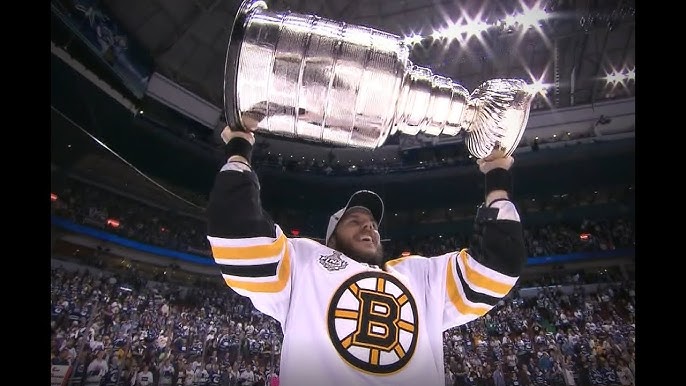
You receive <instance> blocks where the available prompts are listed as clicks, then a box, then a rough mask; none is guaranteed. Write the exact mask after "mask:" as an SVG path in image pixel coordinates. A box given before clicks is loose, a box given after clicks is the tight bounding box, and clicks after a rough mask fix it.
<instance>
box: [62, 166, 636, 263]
mask: <svg viewBox="0 0 686 386" xmlns="http://www.w3.org/2000/svg"><path fill="white" fill-rule="evenodd" d="M53 195H54V196H53V197H52V214H53V215H56V216H59V217H61V218H65V219H68V220H70V221H72V222H75V223H78V224H83V225H87V226H90V227H95V228H99V229H104V230H107V231H108V232H112V233H114V234H117V235H120V236H123V237H126V238H129V239H132V240H136V241H140V242H143V243H147V244H151V245H155V246H161V247H164V248H168V249H172V250H177V251H183V252H188V253H191V254H196V255H203V256H210V249H209V244H208V242H207V239H206V235H205V230H206V224H205V222H204V221H203V220H202V217H200V216H196V217H192V216H190V215H183V214H180V213H175V212H172V211H169V210H164V209H163V208H161V207H155V206H151V205H147V204H144V203H142V202H140V201H136V200H134V199H130V198H126V197H123V196H121V195H117V194H116V193H114V192H112V191H108V190H105V189H102V188H99V187H95V186H93V185H88V184H86V183H83V182H80V181H77V180H73V179H69V180H68V184H67V185H66V186H62V187H56V188H55V191H54V192H53ZM591 196H596V195H593V194H592V195H591ZM581 199H584V198H582V197H579V200H581ZM539 201H540V200H539ZM531 205H532V203H531V201H530V200H527V202H524V203H522V204H521V205H520V206H521V207H524V208H528V207H531ZM566 205H567V207H573V203H571V204H569V203H568V204H566ZM550 208H551V209H550V210H557V209H559V206H558V207H550ZM470 210H472V211H473V209H470ZM276 221H277V222H278V223H279V225H281V227H282V228H283V229H290V228H291V227H289V224H288V223H284V222H281V221H279V219H278V218H277V219H276ZM470 236H471V235H470V234H449V235H448V234H446V235H433V236H411V237H407V238H403V239H398V240H391V241H390V242H389V243H386V245H384V248H385V249H386V251H387V252H388V253H389V254H390V256H400V254H402V253H403V252H411V253H415V254H423V255H437V254H439V253H441V252H440V251H447V250H455V249H460V248H463V247H465V246H468V245H469V237H470ZM525 240H526V245H527V249H528V253H529V256H532V257H536V256H548V255H555V254H567V253H571V252H590V251H608V250H614V249H620V248H628V247H633V245H634V224H633V217H630V216H623V217H615V218H608V219H587V220H584V221H578V222H571V223H565V222H560V221H556V222H551V223H548V224H545V225H538V226H528V227H527V228H526V229H525Z"/></svg>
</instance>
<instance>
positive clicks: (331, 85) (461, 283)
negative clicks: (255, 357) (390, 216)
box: [208, 0, 532, 386]
mask: <svg viewBox="0 0 686 386" xmlns="http://www.w3.org/2000/svg"><path fill="white" fill-rule="evenodd" d="M407 56H408V55H407V48H406V47H404V45H403V44H402V41H401V39H400V38H399V37H396V36H393V35H389V34H385V33H383V32H379V31H375V30H371V29H368V28H363V27H356V26H351V25H346V24H344V23H338V22H334V21H330V20H325V19H321V18H318V17H316V16H310V15H298V14H295V13H285V14H278V13H274V12H269V11H267V9H266V5H265V4H264V3H263V2H262V1H254V0H245V1H243V2H242V3H241V4H240V6H239V7H238V8H237V16H236V20H235V21H234V25H233V30H232V34H231V38H230V42H229V48H228V54H227V61H226V69H225V85H224V92H225V104H226V106H225V108H226V114H227V122H228V124H229V126H227V127H226V128H225V129H224V131H223V132H222V134H221V135H222V139H223V140H224V143H225V144H226V145H225V154H226V155H227V162H226V164H225V165H224V166H223V167H222V168H221V170H220V171H219V173H218V174H217V177H216V180H215V184H214V187H213V189H212V192H211V195H210V203H209V207H208V216H209V218H208V240H209V242H210V245H211V247H212V254H213V257H214V260H215V262H216V263H217V265H218V266H219V268H220V269H221V272H222V276H223V278H224V280H225V282H226V284H227V285H228V286H229V287H231V288H232V289H233V290H235V291H236V292H237V293H238V294H240V295H243V296H247V297H249V298H250V299H251V300H252V303H253V305H254V306H255V308H256V309H258V310H259V311H261V312H263V313H264V314H267V315H269V316H271V317H273V318H274V319H276V320H277V321H278V322H279V323H281V327H282V329H283V332H284V342H283V345H282V351H281V366H280V370H281V371H280V380H281V382H282V384H283V385H284V386H310V385H311V386H317V385H332V386H339V385H340V386H350V385H398V386H418V385H426V386H429V385H432V386H434V385H435V386H438V385H442V384H444V382H445V379H444V365H443V358H444V356H443V331H445V330H446V329H449V328H452V327H455V326H459V325H463V324H465V323H468V322H470V321H472V320H474V319H476V318H478V317H480V316H482V315H484V314H486V313H487V312H488V311H489V310H491V309H492V308H493V307H494V306H495V305H496V304H497V302H498V301H499V300H500V299H501V298H502V297H504V296H506V295H507V294H508V293H509V291H510V290H511V288H512V287H513V286H514V284H515V283H516V282H517V279H518V277H519V274H520V272H521V270H522V268H523V267H524V264H525V261H526V250H525V245H524V239H523V234H522V225H521V223H520V218H519V214H518V212H517V209H516V208H515V206H514V204H513V203H512V201H511V198H512V197H511V194H512V178H511V174H510V171H509V169H510V168H511V166H512V164H513V158H512V157H511V154H512V152H513V151H514V149H515V148H516V146H517V144H518V143H519V140H520V138H521V134H522V132H523V130H524V128H525V126H526V122H527V120H528V113H529V106H530V103H531V99H532V94H531V93H530V92H529V91H528V89H527V87H526V84H525V83H524V82H522V81H520V80H512V79H496V80H492V81H488V82H485V83H484V84H483V85H482V86H481V87H479V88H478V89H477V90H475V91H474V92H472V93H471V94H468V93H467V92H466V90H465V89H464V88H463V87H462V86H460V85H458V84H456V83H454V82H453V81H451V80H450V79H448V78H443V77H439V76H436V75H433V74H432V73H431V71H429V70H428V69H424V68H421V67H417V66H414V65H412V63H411V62H410V61H409V60H408V59H407ZM397 131H400V132H403V133H406V134H416V133H418V132H425V133H429V134H434V135H439V134H444V135H456V134H457V133H458V132H462V131H463V132H465V133H466V139H465V142H466V145H467V148H468V149H469V151H470V152H471V153H472V154H473V155H474V156H475V157H476V158H477V159H479V160H478V161H477V164H478V167H479V170H480V171H481V172H482V173H483V174H484V176H485V177H484V178H485V192H484V203H483V205H482V206H481V207H480V208H479V210H478V211H477V213H476V219H475V221H476V224H477V227H476V229H477V236H478V240H479V242H478V243H477V244H478V245H472V246H471V249H462V250H460V251H454V252H450V253H446V254H444V255H441V256H433V257H421V256H407V257H403V258H399V259H394V260H387V259H386V256H384V255H383V249H382V246H381V242H380V237H379V232H378V227H379V224H380V223H381V221H382V218H383V214H384V205H383V201H382V200H381V198H380V197H379V196H378V195H376V194H375V193H373V192H371V191H366V190H363V191H359V192H356V193H355V194H353V195H352V196H351V197H350V199H349V200H348V202H347V203H346V204H345V206H343V207H342V208H340V209H339V210H337V211H336V212H335V213H334V214H333V215H332V216H331V218H330V220H329V225H328V228H327V232H326V238H325V242H324V244H321V243H319V242H316V241H313V240H310V239H305V238H294V239H293V238H288V237H286V235H285V233H284V232H283V231H282V229H281V228H280V227H279V226H278V225H277V224H274V222H273V221H272V220H271V219H270V217H269V215H268V214H266V213H265V212H264V210H263V209H262V206H261V201H260V184H259V181H258V177H257V175H256V174H255V172H254V171H253V170H252V166H251V164H250V158H251V157H250V156H251V152H252V146H253V144H254V140H255V136H254V134H253V132H270V133H273V134H278V135H283V136H290V137H295V138H298V139H302V140H307V141H315V142H325V143H336V144H340V145H346V146H355V147H363V148H374V147H378V146H382V145H383V142H384V141H385V140H386V138H388V137H389V136H390V135H392V134H393V133H395V132H397Z"/></svg>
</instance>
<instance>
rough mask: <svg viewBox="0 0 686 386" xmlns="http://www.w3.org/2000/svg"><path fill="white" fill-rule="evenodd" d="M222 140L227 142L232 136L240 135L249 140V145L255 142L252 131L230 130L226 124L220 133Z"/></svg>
mask: <svg viewBox="0 0 686 386" xmlns="http://www.w3.org/2000/svg"><path fill="white" fill-rule="evenodd" d="M221 137H222V140H223V141H224V143H225V144H226V143H229V141H230V140H231V139H232V138H236V137H240V138H243V139H245V140H246V141H248V142H250V144H251V145H254V144H255V134H253V133H252V132H250V133H248V132H245V131H231V128H230V127H229V126H226V127H225V128H224V130H222V133H221Z"/></svg>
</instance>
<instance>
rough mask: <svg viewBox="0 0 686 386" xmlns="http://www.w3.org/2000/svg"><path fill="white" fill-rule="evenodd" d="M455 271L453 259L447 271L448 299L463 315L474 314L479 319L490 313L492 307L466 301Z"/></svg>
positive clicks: (450, 260)
mask: <svg viewBox="0 0 686 386" xmlns="http://www.w3.org/2000/svg"><path fill="white" fill-rule="evenodd" d="M454 270H455V268H454V266H453V259H449V260H448V267H447V269H446V290H447V295H448V299H450V302H451V303H452V304H453V306H454V307H455V309H457V311H458V312H459V313H460V314H462V315H467V314H472V315H476V316H477V317H478V316H481V315H484V314H486V313H487V312H488V311H490V309H491V308H492V307H489V306H487V305H479V304H474V303H472V302H470V301H468V300H466V299H465V297H464V294H463V293H462V292H461V290H462V289H461V284H460V282H459V281H458V279H457V278H456V277H455V275H454V273H453V271H454Z"/></svg>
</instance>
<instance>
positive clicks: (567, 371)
mask: <svg viewBox="0 0 686 386" xmlns="http://www.w3.org/2000/svg"><path fill="white" fill-rule="evenodd" d="M53 262H54V263H53V269H52V282H51V306H52V309H51V331H52V334H51V364H53V365H57V364H62V365H70V366H72V369H73V370H72V373H71V375H70V382H69V384H70V385H75V386H77V385H112V386H114V385H126V386H129V385H134V386H138V385H140V386H146V385H194V386H196V385H230V386H238V385H241V386H247V385H259V386H262V385H270V386H271V385H274V384H278V373H279V353H280V344H281V341H282V338H283V336H282V331H281V329H280V326H279V325H278V323H276V322H275V321H274V320H273V319H271V318H270V317H267V316H265V315H263V314H261V313H260V312H258V311H256V310H255V309H254V308H253V307H252V304H251V303H250V301H249V300H248V299H247V298H244V297H241V296H239V295H237V294H236V293H235V292H233V291H232V290H231V289H229V288H228V287H226V286H225V285H224V284H223V282H221V280H220V277H219V276H217V277H216V278H214V280H212V281H211V283H212V284H211V285H209V286H204V287H203V288H200V287H193V286H192V284H189V283H185V282H166V283H160V282H156V281H153V280H152V278H147V277H143V276H142V275H141V274H140V273H132V272H127V271H121V272H120V271H117V272H107V271H102V270H98V269H95V268H92V267H90V268H89V267H86V266H74V265H65V267H62V266H61V264H60V263H59V260H54V261H53ZM75 267H76V268H75ZM601 272H603V271H601ZM625 279H626V278H623V277H622V274H621V273H620V272H619V271H616V270H615V271H613V270H611V271H610V273H605V274H602V273H601V274H591V275H588V274H586V275H584V274H583V273H566V272H565V273H561V274H559V275H557V276H547V277H542V278H540V279H538V278H537V279H536V280H535V281H531V280H529V281H526V280H522V281H520V282H519V283H518V285H517V286H516V287H515V289H514V290H513V291H512V292H511V294H510V295H508V296H507V298H506V299H504V300H503V301H501V302H500V304H498V305H497V306H496V307H495V309H494V310H492V311H491V312H489V313H488V314H487V315H486V316H485V317H484V318H479V319H477V320H475V321H473V322H471V323H469V324H467V325H465V326H461V327H457V328H453V329H450V330H447V331H446V332H445V333H444V351H445V366H446V367H445V369H446V385H469V386H481V385H500V384H499V383H496V382H495V381H494V379H495V378H496V377H499V376H498V375H494V373H495V372H497V371H499V372H500V373H501V374H502V376H503V378H504V380H505V383H504V384H506V385H508V386H509V385H535V386H558V385H560V386H562V385H565V386H566V385H583V386H586V385H604V386H613V385H633V384H634V383H633V378H634V374H635V359H634V350H635V335H634V331H635V324H634V323H635V321H634V312H635V308H634V306H635V300H634V297H635V292H634V288H635V287H634V282H633V281H627V280H625ZM133 282H136V284H135V285H132V284H131V283H133ZM589 283H594V284H595V286H593V285H591V286H589V285H587V284H589ZM531 287H537V289H536V292H534V294H533V295H532V294H531V293H530V292H529V294H528V295H524V292H525V289H526V288H529V289H530V288H531Z"/></svg>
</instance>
